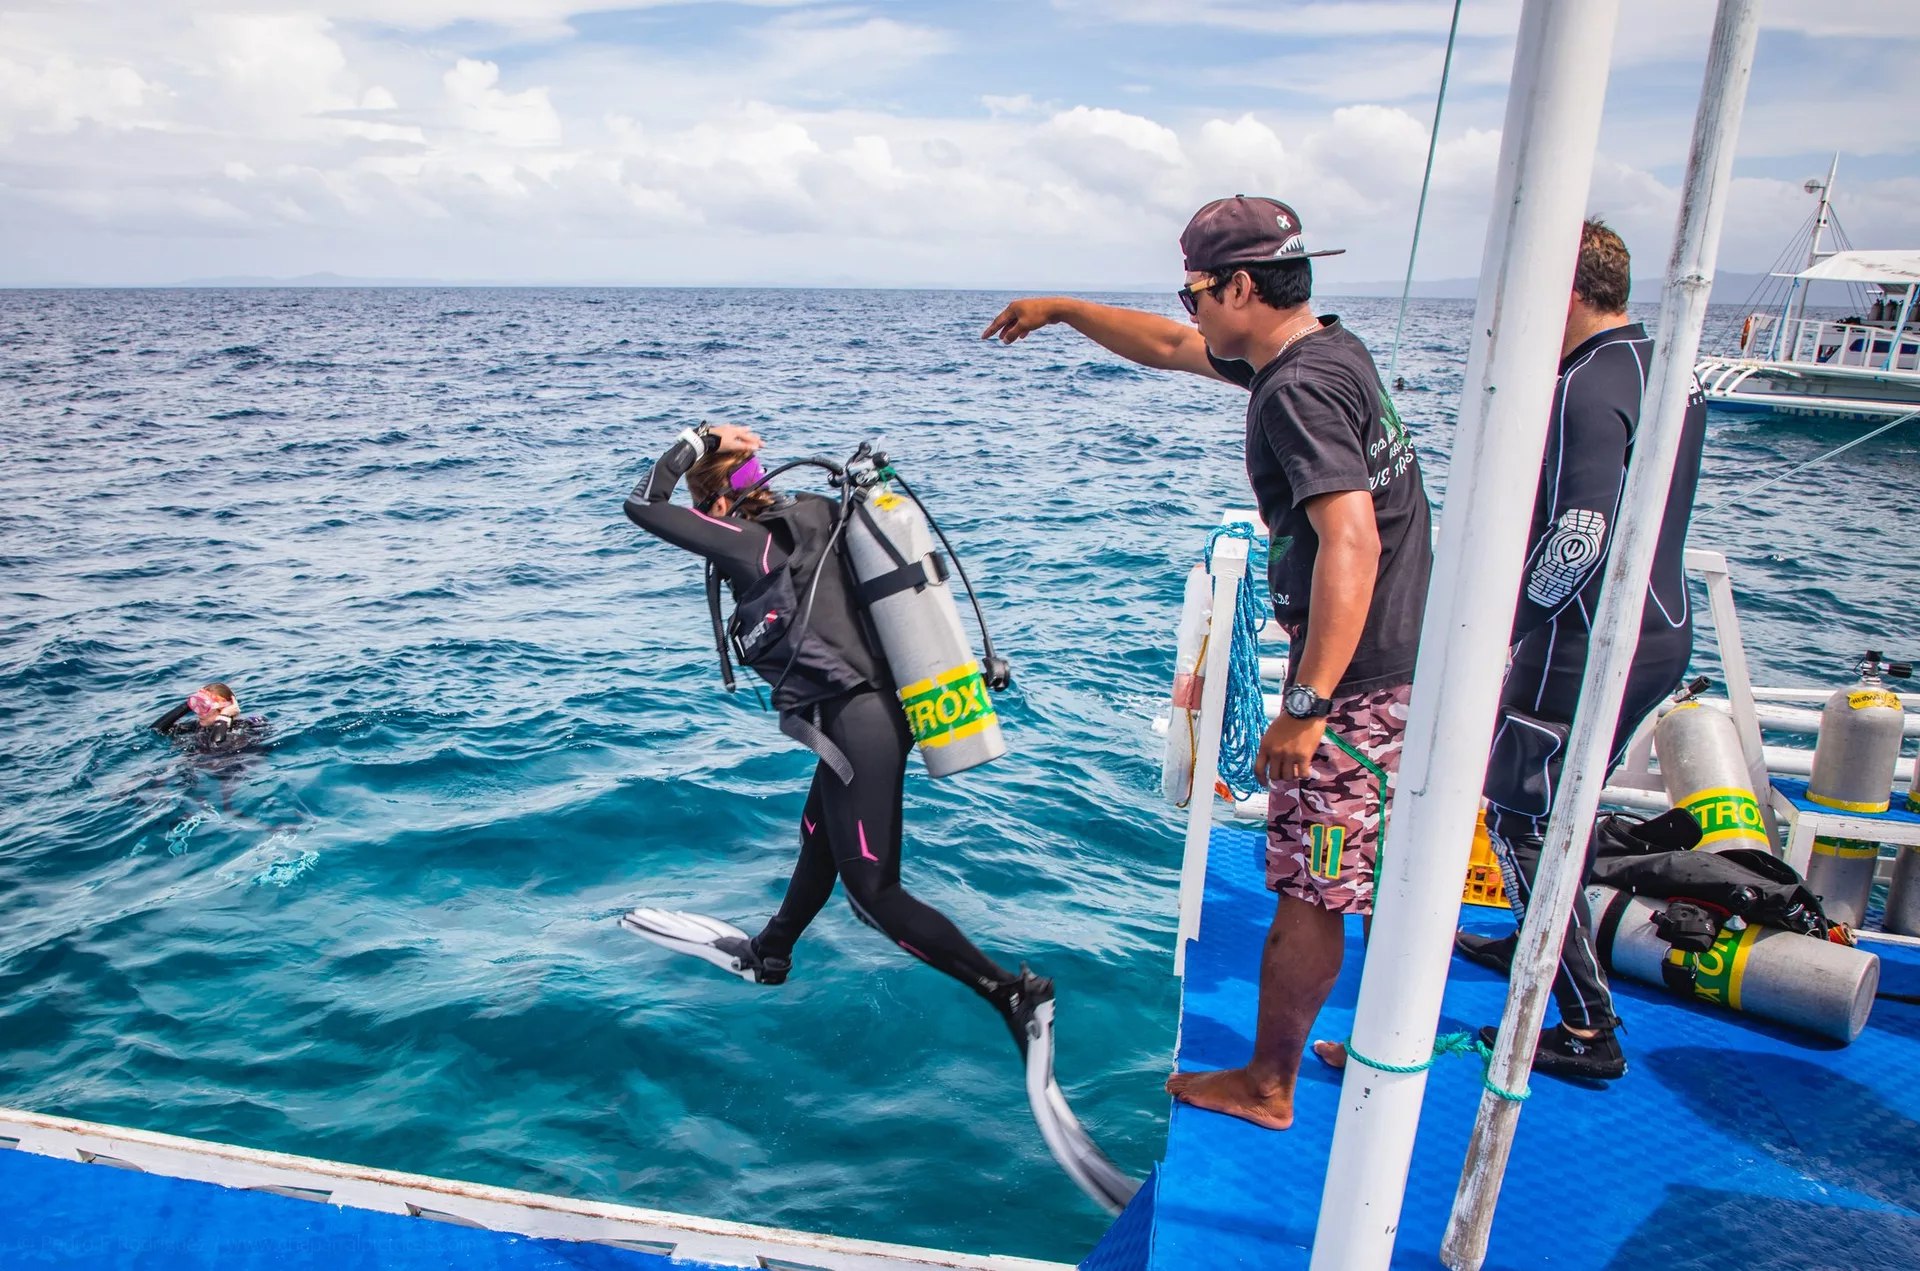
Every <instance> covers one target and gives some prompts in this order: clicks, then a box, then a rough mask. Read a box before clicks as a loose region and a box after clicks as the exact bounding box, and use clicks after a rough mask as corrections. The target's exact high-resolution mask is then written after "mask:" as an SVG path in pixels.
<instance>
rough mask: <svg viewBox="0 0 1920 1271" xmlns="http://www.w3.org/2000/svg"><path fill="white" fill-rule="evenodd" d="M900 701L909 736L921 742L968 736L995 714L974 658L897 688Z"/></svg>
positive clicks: (932, 743) (940, 742)
mask: <svg viewBox="0 0 1920 1271" xmlns="http://www.w3.org/2000/svg"><path fill="white" fill-rule="evenodd" d="M900 705H901V706H903V707H905V708H906V712H907V726H908V727H909V728H911V729H913V739H914V740H915V741H917V742H919V743H920V744H921V745H922V746H944V745H946V744H947V743H948V742H954V741H959V740H960V739H961V738H963V737H971V736H973V735H974V734H975V733H977V732H979V731H980V730H981V729H983V728H985V727H986V726H987V725H988V724H991V723H993V722H994V720H995V719H996V718H997V717H996V716H995V715H994V713H993V699H992V698H990V697H988V696H987V685H986V681H985V680H982V679H981V678H980V664H979V663H977V662H967V663H965V664H963V665H961V666H956V667H954V668H953V669H952V670H951V671H943V672H941V673H940V674H939V675H936V676H934V677H933V678H932V679H926V680H921V681H920V682H919V683H917V684H909V685H907V687H905V688H903V689H901V690H900Z"/></svg>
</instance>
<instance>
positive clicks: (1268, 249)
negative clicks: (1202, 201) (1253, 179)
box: [1180, 194, 1347, 273]
mask: <svg viewBox="0 0 1920 1271" xmlns="http://www.w3.org/2000/svg"><path fill="white" fill-rule="evenodd" d="M1346 250H1347V249H1346V248H1344V247H1336V248H1333V249H1332V250H1330V251H1320V252H1310V251H1308V250H1307V243H1306V239H1304V238H1303V237H1302V236H1301V231H1300V214H1299V213H1298V212H1295V211H1294V210H1293V209H1292V208H1290V207H1288V206H1287V205H1286V204H1285V203H1282V202H1280V201H1279V200H1278V199H1262V198H1248V197H1247V196H1246V195H1244V194H1236V195H1234V196H1233V197H1232V198H1230V199H1215V200H1214V201H1213V202H1211V203H1209V204H1207V205H1206V206H1205V207H1203V208H1201V209H1200V210H1199V211H1198V212H1195V213H1194V214H1193V219H1192V220H1190V221H1188V222H1187V228H1186V229H1185V230H1183V231H1181V234H1180V252H1181V254H1182V255H1183V256H1185V257H1186V261H1187V268H1188V269H1189V270H1191V271H1194V272H1196V273H1197V272H1199V271H1200V270H1203V269H1218V268H1220V267H1221V266H1222V265H1246V264H1251V263H1253V262H1254V261H1261V260H1307V259H1310V258H1312V257H1315V256H1338V255H1340V254H1342V253H1343V252H1345V251H1346Z"/></svg>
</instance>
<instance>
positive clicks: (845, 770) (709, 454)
mask: <svg viewBox="0 0 1920 1271" xmlns="http://www.w3.org/2000/svg"><path fill="white" fill-rule="evenodd" d="M762 444H763V443H762V442H761V440H760V438H759V437H757V436H755V435H754V433H753V432H752V431H751V430H750V429H747V428H744V427H735V426H728V425H717V426H711V427H709V426H707V425H705V424H703V425H701V426H700V427H699V428H698V429H688V430H687V431H685V432H682V433H681V434H680V436H679V438H678V439H677V440H676V441H675V442H674V444H673V446H672V447H671V448H670V449H669V450H668V451H667V452H666V453H665V454H664V455H662V456H661V457H660V459H659V460H658V461H656V462H655V463H654V465H653V467H652V469H651V471H649V472H648V474H647V475H646V477H645V478H644V479H643V480H641V482H640V483H639V485H637V486H636V487H635V488H634V491H633V493H632V494H631V495H629V496H628V498H627V501H626V514H627V517H628V518H629V519H630V520H632V521H633V523H634V524H636V525H638V526H639V527H640V528H642V529H644V530H646V531H647V532H648V533H650V534H653V535H655V536H656V537H658V538H661V539H664V540H666V541H667V542H669V543H671V544H673V545H674V546H675V547H680V548H684V549H685V550H687V551H690V552H693V553H695V554H696V555H698V556H700V557H702V558H703V559H704V560H705V561H706V562H707V570H708V572H707V594H708V600H709V603H710V606H711V608H712V611H713V616H714V628H715V631H714V635H715V643H716V645H717V646H718V649H719V654H720V661H721V671H722V676H723V678H724V679H725V681H726V684H727V687H728V688H729V689H731V688H732V687H733V678H732V669H731V665H730V660H729V654H728V646H729V644H730V643H731V645H732V648H733V651H734V653H735V654H737V655H738V657H739V659H740V661H741V662H742V663H743V664H744V665H746V666H747V667H749V668H750V669H751V670H753V671H754V672H755V673H756V674H758V675H759V676H760V677H761V678H762V679H764V680H765V681H766V682H767V683H768V684H769V685H770V686H771V687H772V694H771V695H772V704H773V708H774V709H775V710H776V711H778V712H779V715H780V729H781V731H782V732H784V733H786V734H787V735H788V736H790V737H792V738H793V739H794V740H796V741H798V742H800V743H801V744H802V745H805V746H806V747H807V748H808V749H810V750H812V751H813V752H814V753H815V754H816V755H817V756H818V757H819V762H818V763H817V765H816V766H815V768H814V773H813V784H812V786H811V788H810V789H809V790H808V792H807V799H806V804H805V806H804V808H803V809H802V811H801V814H800V855H799V859H798V860H797V861H796V862H795V864H794V868H793V875H792V878H791V880H790V881H789V882H788V884H787V891H786V896H785V898H784V899H783V900H782V902H781V904H780V907H779V909H778V911H776V912H775V913H774V915H773V916H772V917H771V918H769V919H768V920H767V922H766V924H765V926H763V927H762V928H761V930H760V931H759V933H758V934H756V935H752V936H749V935H748V934H747V933H746V932H745V931H742V930H741V929H739V928H737V927H734V926H732V925H731V924H729V923H726V922H722V921H720V920H718V919H715V918H711V917H707V916H705V915H702V914H689V913H682V912H676V911H669V910H661V909H651V908H641V909H636V910H634V911H633V912H631V913H629V914H627V915H626V916H625V917H623V918H622V919H621V922H622V924H623V925H624V926H625V927H626V928H627V929H628V930H630V931H632V932H633V933H634V934H636V935H639V936H642V937H644V938H645V939H648V940H650V941H653V942H654V943H656V944H660V945H663V946H665V947H667V948H669V949H673V950H675V951H676V952H680V953H686V954H690V955H692V956H694V957H697V958H700V959H702V960H703V961H706V962H709V963H712V964H713V965H715V966H717V967H720V968H721V969H722V970H725V971H729V972H731V973H732V974H734V975H737V976H739V977H740V978H741V979H744V980H746V981H748V982H750V983H753V984H761V985H778V984H781V983H784V982H785V980H786V979H787V977H788V975H789V974H790V973H791V972H792V968H793V950H794V945H795V943H796V942H797V941H798V940H799V938H800V935H801V933H802V932H804V931H805V930H806V928H807V925H808V924H809V923H811V922H812V921H813V919H814V917H815V916H816V915H817V914H819V912H820V911H821V909H822V908H824V907H825V905H826V903H827V901H828V899H829V898H830V897H831V895H832V893H833V888H834V883H835V881H836V880H838V881H839V882H841V883H843V884H844V885H845V886H846V891H847V900H848V903H849V904H850V905H851V907H852V909H853V912H854V914H855V915H856V916H857V917H858V918H859V919H860V920H861V921H862V922H864V923H866V924H867V925H868V926H870V927H873V928H874V929H876V930H878V931H879V932H881V933H882V934H883V935H885V936H886V937H887V938H888V939H889V940H892V941H893V942H894V943H895V944H897V945H898V946H900V948H902V949H904V950H906V951H907V952H908V953H910V954H912V955H913V956H914V957H916V958H918V959H919V960H920V961H922V962H924V963H926V964H927V965H928V966H931V967H933V968H934V969H935V970H937V971H940V972H942V973H944V974H946V975H948V976H951V977H952V978H954V979H955V980H958V981H959V982H960V983H962V984H964V985H966V986H967V988H969V989H971V990H972V991H973V992H974V993H976V994H977V995H979V996H980V997H981V998H983V999H985V1001H986V1002H987V1003H988V1004H989V1005H991V1006H992V1007H993V1009H994V1010H995V1012H997V1013H998V1014H999V1015H1000V1017H1001V1019H1002V1020H1004V1021H1005V1023H1006V1025H1007V1028H1008V1030H1009V1031H1010V1032H1011V1033H1012V1035H1013V1039H1014V1042H1015V1044H1016V1045H1017V1046H1018V1047H1019V1049H1020V1054H1021V1057H1022V1059H1023V1061H1024V1063H1025V1066H1026V1072H1027V1092H1028V1099H1029V1103H1030V1105H1031V1106H1032V1108H1033V1112H1034V1117H1035V1120H1036V1121H1037V1122H1038V1123H1039V1126H1040V1129H1041V1133H1042V1136H1043V1137H1044V1138H1045V1140H1046V1142H1047V1146H1048V1148H1049V1149H1050V1150H1051V1151H1052V1152H1053V1154H1054V1156H1055V1158H1056V1159H1058V1160H1059V1162H1060V1164H1061V1165H1062V1166H1063V1168H1065V1169H1066V1171H1067V1172H1068V1174H1069V1175H1070V1176H1071V1177H1072V1178H1073V1179H1074V1181H1075V1182H1077V1183H1078V1184H1079V1185H1080V1186H1081V1187H1082V1188H1083V1189H1084V1190H1086V1191H1087V1192H1088V1194H1089V1195H1091V1196H1092V1197H1093V1198H1094V1199H1095V1200H1096V1201H1098V1202H1099V1203H1101V1204H1103V1205H1105V1206H1106V1207H1107V1208H1109V1209H1112V1210H1116V1211H1117V1210H1118V1209H1119V1208H1121V1207H1122V1206H1124V1204H1125V1203H1126V1201H1127V1200H1128V1199H1129V1198H1130V1197H1131V1196H1132V1194H1133V1192H1134V1190H1135V1188H1136V1186H1137V1185H1136V1184H1135V1183H1134V1182H1133V1180H1131V1179H1128V1178H1127V1177H1126V1176H1124V1175H1123V1174H1121V1173H1120V1172H1119V1170H1118V1169H1117V1168H1115V1167H1114V1165H1113V1164H1112V1163H1111V1162H1110V1161H1108V1160H1107V1159H1106V1157H1105V1156H1104V1155H1102V1154H1101V1152H1100V1150H1099V1149H1098V1148H1097V1147H1096V1146H1095V1145H1094V1144H1093V1142H1092V1141H1091V1139H1089V1138H1088V1137H1087V1135H1086V1132H1085V1131H1084V1130H1083V1129H1082V1128H1081V1127H1080V1125H1079V1123H1078V1122H1077V1121H1076V1120H1075V1119H1074V1117H1073V1113H1072V1111H1071V1110H1070V1109H1069V1108H1068V1107H1067V1105H1066V1101H1065V1098H1064V1097H1063V1096H1062V1095H1061V1093H1060V1090H1059V1087H1058V1085H1057V1084H1055V1082H1054V1079H1053V1071H1052V1069H1053V1012H1054V991H1053V982H1052V981H1051V980H1048V979H1045V978H1043V977H1041V976H1037V975H1035V974H1033V973H1032V972H1031V971H1029V970H1028V969H1027V968H1026V967H1025V966H1024V965H1023V966H1022V967H1021V969H1020V971H1019V972H1017V973H1016V972H1012V971H1009V970H1007V969H1006V968H1005V967H1003V966H1001V965H1000V964H999V963H998V962H996V961H994V959H993V958H991V957H989V956H988V955H987V954H986V953H984V952H982V951H981V950H980V949H979V948H978V947H977V946H975V945H974V944H973V942H972V941H970V940H969V939H968V938H967V937H966V936H965V935H964V934H962V932H961V931H960V929H959V928H958V927H956V926H955V925H954V924H953V922H952V921H951V920H950V919H949V918H948V917H947V916H946V915H945V914H943V913H941V912H940V911H939V910H938V909H935V908H933V907H932V906H931V905H928V904H927V903H926V902H924V901H922V900H921V899H919V898H918V897H916V896H915V895H914V894H913V893H912V892H910V891H908V890H907V889H906V888H905V887H903V886H901V883H900V860H901V830H902V818H901V806H902V795H903V786H904V782H905V777H906V767H907V757H908V754H909V752H910V751H911V750H912V748H913V745H914V742H915V740H916V737H917V738H918V739H919V740H920V742H921V744H922V746H923V747H938V746H945V745H946V744H947V742H948V740H949V739H952V738H971V739H975V740H977V739H978V737H979V736H980V731H981V728H982V727H983V725H990V726H991V728H992V730H993V745H994V746H995V747H996V749H994V750H993V751H992V752H991V753H988V754H987V755H985V757H986V758H991V757H992V754H997V753H999V751H998V749H997V747H998V745H999V742H998V731H997V730H998V725H997V723H996V722H994V717H993V715H992V711H991V708H990V706H986V705H984V703H985V700H986V699H985V693H984V689H983V688H980V687H978V686H977V684H978V681H979V676H980V672H979V668H978V667H977V666H975V665H974V664H973V663H972V662H971V660H970V652H969V653H968V654H967V659H968V660H967V661H966V662H965V664H964V666H961V667H957V668H955V669H954V670H953V671H950V672H948V673H946V674H944V675H940V676H937V677H929V679H927V680H925V681H916V682H915V683H914V684H913V685H912V686H910V688H909V691H908V692H905V693H902V692H900V691H899V689H898V685H897V683H896V670H899V668H898V667H897V666H890V664H889V658H888V656H887V653H888V651H889V650H891V649H893V646H894V645H895V644H896V643H897V639H898V637H897V635H895V634H893V633H894V632H897V631H898V630H899V628H898V627H897V626H895V627H893V628H891V629H890V632H889V634H888V635H887V636H886V638H884V639H883V638H882V635H881V633H880V632H879V631H877V630H876V627H875V622H874V615H875V613H877V612H878V606H879V605H880V604H881V603H884V602H885V600H886V599H887V598H889V597H896V596H899V595H904V594H908V593H919V592H923V591H926V590H928V589H929V586H930V584H934V585H937V584H938V583H943V582H944V579H945V577H946V575H945V569H944V563H943V562H940V561H939V559H938V557H937V556H935V555H933V554H932V553H931V552H928V553H927V554H926V555H925V556H924V557H923V558H922V560H920V561H913V562H908V561H905V560H904V559H903V558H902V557H901V555H900V554H899V553H898V552H897V551H896V550H895V549H894V548H893V547H891V546H887V547H886V550H887V551H888V552H889V554H891V555H892V556H893V557H894V559H895V560H899V561H901V565H900V567H899V568H898V569H895V570H892V571H890V572H889V573H886V574H884V575H881V576H879V577H877V578H876V577H869V578H868V579H867V580H865V581H862V580H861V579H860V578H859V577H858V576H857V575H856V570H855V567H854V563H853V561H852V560H851V559H850V535H849V533H848V532H847V531H848V526H849V525H850V524H852V523H854V522H856V520H857V521H858V522H859V523H860V524H862V525H864V526H865V527H866V529H867V531H870V532H869V533H867V536H866V537H865V538H863V539H862V541H863V542H866V543H872V542H876V541H882V540H880V539H879V538H877V537H876V536H877V535H878V534H879V530H878V527H877V526H876V523H875V520H874V519H873V516H872V514H871V513H869V512H868V511H867V510H866V509H865V508H864V506H861V505H862V504H863V503H864V502H865V499H866V496H865V495H864V494H863V493H861V492H859V491H857V490H856V489H855V488H854V482H853V479H852V476H851V475H850V468H851V465H849V469H842V468H840V467H839V465H834V464H831V463H829V462H828V461H825V460H812V461H802V462H810V463H814V464H816V465H817V466H821V467H826V468H828V469H829V470H830V471H832V472H834V473H835V478H834V479H835V483H836V484H837V485H840V486H841V488H842V491H843V495H844V497H843V499H842V500H835V499H831V498H827V497H825V496H822V495H818V494H813V493H807V492H800V493H794V494H782V493H776V492H775V491H774V490H773V489H771V488H770V486H769V484H768V483H769V481H770V479H771V478H770V476H769V475H768V474H767V473H766V472H765V470H764V469H763V468H762V467H761V465H760V461H759V458H758V456H757V454H756V452H757V451H759V450H760V449H761V447H762ZM867 453H868V452H866V451H865V449H864V448H863V450H862V455H865V454H867ZM857 458H858V456H857ZM877 461H878V466H879V467H880V468H882V469H884V470H885V471H886V472H887V473H888V474H889V475H891V469H885V460H884V457H877ZM787 466H794V465H787ZM785 470H786V469H785V467H783V468H781V469H777V470H776V471H775V473H774V474H773V475H775V476H777V475H779V473H780V472H783V471H785ZM683 478H684V479H685V480H686V482H687V485H688V491H689V494H690V495H691V497H692V500H693V506H691V507H683V506H680V505H677V504H675V503H673V502H672V501H671V500H672V496H673V491H674V489H675V487H676V486H677V485H678V484H679V483H680V481H681V480H682V479H683ZM902 484H904V483H902ZM892 498H893V496H891V495H888V494H884V493H883V494H881V495H880V496H879V497H878V498H876V499H874V500H873V502H874V503H875V504H876V505H878V506H880V507H882V508H885V507H888V506H892V505H891V504H889V503H888V502H887V500H889V499H892ZM915 502H916V503H917V499H916V500H915ZM861 532H862V531H858V530H856V531H854V533H855V534H859V533H861ZM936 532H937V531H936ZM929 567H930V568H929ZM963 578H964V574H963ZM721 582H724V583H725V584H726V586H727V589H728V591H729V592H731V594H732V596H733V599H734V602H735V612H734V615H733V618H732V620H731V622H730V623H729V624H728V626H727V628H726V629H725V630H724V631H723V629H722V627H721V624H720V619H719V584H720V583H721ZM942 595H943V599H944V600H945V603H946V605H947V607H948V610H949V612H951V600H950V598H945V596H944V590H943V591H942ZM951 626H952V628H953V630H954V631H955V632H957V631H958V622H957V618H955V619H952V620H951ZM895 657H896V661H897V660H898V653H897V652H896V655H895ZM986 663H987V668H988V669H987V672H986V679H985V684H986V685H987V686H991V687H996V688H997V687H1003V686H1004V683H1005V679H1004V676H1005V672H1004V664H1003V663H999V662H997V660H996V659H994V658H993V657H992V647H991V644H990V643H989V645H988V657H987V659H986ZM914 674H917V673H916V672H912V671H900V676H901V677H904V676H908V675H914ZM943 686H944V687H943ZM922 689H925V690H926V692H925V693H923V692H921V690H922ZM958 690H966V691H964V692H962V691H958ZM935 692H938V693H939V694H940V696H941V697H942V699H943V700H942V702H941V704H940V705H941V711H940V712H938V713H939V714H940V718H941V719H943V720H945V722H946V725H947V727H946V731H945V733H944V734H943V735H942V736H939V737H933V736H932V735H931V734H930V733H929V732H928V731H926V730H925V729H923V728H922V727H921V726H920V724H919V723H918V722H917V723H915V724H910V723H909V711H908V708H907V707H903V705H902V702H901V698H902V697H907V698H908V699H909V703H908V705H909V706H910V707H913V708H914V709H915V710H916V712H917V713H916V719H917V720H920V721H921V722H925V723H928V724H930V725H932V726H934V727H938V725H937V724H934V722H933V721H934V716H935V714H936V711H935V708H934V707H933V706H931V705H924V704H923V699H925V698H927V697H929V696H930V695H931V694H933V693H935ZM945 699H951V700H950V701H949V700H945ZM969 703H971V705H969ZM982 717H984V718H982ZM969 721H971V722H969ZM926 753H927V754H928V755H929V762H930V763H931V762H932V759H931V757H932V755H933V754H934V753H935V752H934V751H933V750H932V749H928V750H927V752H926ZM979 761H980V760H979V759H974V760H972V761H971V762H979ZM963 766H964V765H963ZM948 770H952V769H951V768H949V769H948Z"/></svg>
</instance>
